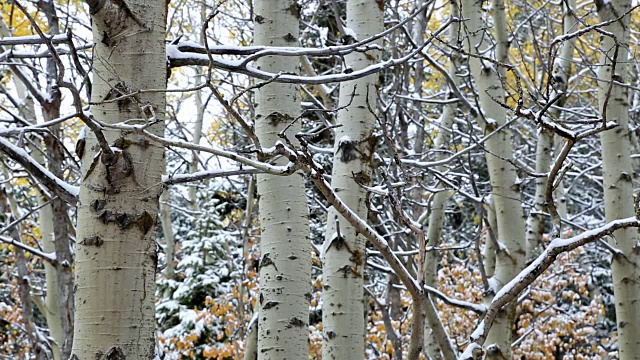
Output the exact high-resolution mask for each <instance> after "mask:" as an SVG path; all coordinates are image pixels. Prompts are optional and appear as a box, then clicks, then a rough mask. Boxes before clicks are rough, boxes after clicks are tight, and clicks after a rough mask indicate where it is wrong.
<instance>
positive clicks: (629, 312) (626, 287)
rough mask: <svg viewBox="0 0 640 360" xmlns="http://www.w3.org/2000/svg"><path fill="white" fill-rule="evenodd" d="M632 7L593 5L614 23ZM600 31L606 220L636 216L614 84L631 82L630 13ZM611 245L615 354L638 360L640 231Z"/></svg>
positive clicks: (616, 1) (625, 117) (624, 92)
mask: <svg viewBox="0 0 640 360" xmlns="http://www.w3.org/2000/svg"><path fill="white" fill-rule="evenodd" d="M630 7H631V2H630V1H628V0H613V1H608V2H605V1H600V0H598V1H596V8H597V10H598V15H599V17H600V21H608V20H615V19H618V18H619V17H620V16H622V15H623V14H625V13H627V12H628V11H629V9H630ZM603 30H605V31H608V32H610V33H611V34H613V35H614V36H615V37H616V39H613V38H612V37H610V36H602V40H601V43H600V48H601V51H602V55H601V56H600V70H599V72H598V80H599V81H598V87H599V89H598V103H599V107H600V111H601V112H602V116H603V118H604V119H606V121H609V122H610V121H615V122H616V123H617V124H618V127H616V128H615V129H613V130H609V131H605V132H602V133H601V135H600V141H601V143H602V163H603V171H602V173H603V178H604V200H605V218H606V221H607V222H609V221H613V220H615V219H621V218H623V217H629V216H634V213H635V211H634V204H633V201H632V198H633V182H632V174H633V167H632V163H631V156H630V154H629V150H630V148H631V146H630V145H631V144H630V134H629V130H628V126H629V92H628V91H629V90H628V88H627V87H625V86H621V85H618V84H616V83H613V81H615V82H617V83H627V81H628V80H629V66H628V59H629V50H628V49H629V45H630V44H629V15H626V16H624V17H623V18H622V19H619V20H616V21H614V22H613V23H611V24H610V25H608V26H605V27H604V28H603ZM610 241H611V244H612V245H613V246H615V247H617V248H618V249H620V251H622V253H623V254H620V255H616V254H614V256H613V260H612V264H611V266H612V275H613V292H614V296H615V305H616V322H617V325H618V342H619V345H618V346H619V356H620V359H622V360H627V359H640V337H639V336H638V334H640V282H639V281H640V279H639V278H638V276H639V273H640V272H639V269H638V265H639V264H640V255H639V254H638V250H637V242H638V230H636V229H632V228H630V229H623V230H617V231H615V232H614V233H613V236H612V237H611V240H610Z"/></svg>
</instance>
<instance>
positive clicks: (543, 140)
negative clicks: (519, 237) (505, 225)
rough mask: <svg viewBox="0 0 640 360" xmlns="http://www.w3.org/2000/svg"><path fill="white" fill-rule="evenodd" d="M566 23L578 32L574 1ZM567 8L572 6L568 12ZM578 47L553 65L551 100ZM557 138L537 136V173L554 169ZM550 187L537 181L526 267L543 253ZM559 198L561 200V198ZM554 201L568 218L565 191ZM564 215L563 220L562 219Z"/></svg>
mask: <svg viewBox="0 0 640 360" xmlns="http://www.w3.org/2000/svg"><path fill="white" fill-rule="evenodd" d="M562 4H563V7H564V9H565V10H564V21H563V32H564V33H565V34H568V33H570V32H572V31H575V26H576V23H577V20H576V17H575V15H574V12H573V11H574V9H575V0H568V1H566V2H563V3H562ZM567 5H568V6H569V7H568V8H567ZM574 47H575V38H572V39H568V40H566V41H565V42H564V43H563V44H562V47H561V49H560V54H559V56H558V58H556V60H555V62H554V64H553V79H554V84H555V85H554V86H556V87H557V88H556V89H555V90H554V91H553V92H552V94H551V96H550V98H552V99H554V98H555V97H556V96H557V94H559V93H564V92H565V91H566V89H567V85H568V82H569V71H570V69H571V58H572V57H573V50H574ZM565 101H566V96H562V98H561V99H559V100H558V102H557V105H559V106H563V105H564V103H565ZM549 115H550V116H551V117H552V118H558V117H559V116H560V115H561V112H560V110H558V109H557V108H552V109H550V110H549ZM553 140H554V134H553V133H552V132H550V131H549V130H547V129H541V131H540V135H538V143H537V144H536V172H537V173H548V172H549V171H550V166H551V155H552V153H553ZM547 183H548V177H546V176H545V177H539V178H536V192H535V206H534V208H533V209H531V212H530V213H529V217H528V219H527V238H526V242H527V256H526V261H527V263H529V262H531V261H533V260H534V259H535V258H536V257H537V256H538V255H539V254H540V251H541V250H542V235H543V234H544V229H545V218H546V216H545V215H544V213H545V212H546V211H547V204H546V202H547V200H546V195H547ZM558 195H559V196H560V197H559V198H558ZM554 200H557V203H558V206H559V207H560V206H561V209H559V211H558V212H559V213H562V215H565V216H566V199H564V195H563V191H562V189H560V190H559V191H556V192H555V193H554ZM562 215H561V216H562Z"/></svg>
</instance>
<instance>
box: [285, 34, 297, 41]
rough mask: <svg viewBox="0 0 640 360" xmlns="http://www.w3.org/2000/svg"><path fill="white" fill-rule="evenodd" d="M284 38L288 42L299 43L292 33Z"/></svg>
mask: <svg viewBox="0 0 640 360" xmlns="http://www.w3.org/2000/svg"><path fill="white" fill-rule="evenodd" d="M282 38H283V39H284V40H285V41H287V42H297V41H298V39H297V38H296V37H295V36H293V35H292V34H291V33H288V34H287V35H285V36H283V37H282Z"/></svg>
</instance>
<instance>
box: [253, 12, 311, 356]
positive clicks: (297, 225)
mask: <svg viewBox="0 0 640 360" xmlns="http://www.w3.org/2000/svg"><path fill="white" fill-rule="evenodd" d="M254 9H255V19H254V20H255V37H254V39H255V40H254V41H255V44H256V45H269V46H297V42H298V33H299V24H298V21H299V20H298V19H299V11H300V9H299V8H298V5H297V3H296V2H295V1H292V0H287V1H282V0H255V5H254ZM258 66H259V67H260V69H262V70H264V71H271V72H275V73H277V72H284V73H297V72H298V61H297V58H289V57H263V58H261V59H260V60H259V61H258ZM299 102H300V99H299V95H298V89H297V88H296V86H295V85H291V84H269V85H266V86H263V87H262V88H260V90H259V91H258V94H257V96H256V103H257V105H256V134H257V135H258V138H259V139H260V142H261V145H262V146H264V147H265V148H268V147H272V146H274V145H275V144H276V142H278V141H280V140H281V139H280V138H279V137H278V132H280V131H281V130H282V129H283V128H284V127H285V126H287V125H289V124H290V123H291V121H292V120H293V119H294V118H295V117H296V116H297V115H298V114H299V113H300V103H299ZM299 131H300V126H297V125H294V126H292V127H291V128H290V129H289V130H288V131H287V133H286V135H287V136H288V137H289V139H291V140H292V141H293V140H295V139H294V137H293V135H294V134H296V133H297V132H299ZM257 183H258V193H259V194H260V203H259V209H260V210H259V211H260V228H261V240H260V250H261V253H262V255H261V260H260V297H259V307H260V318H259V322H258V358H259V359H261V360H266V359H306V358H307V357H308V356H309V344H308V330H307V324H308V322H309V300H310V290H311V286H310V280H311V253H310V250H311V248H310V243H309V239H308V236H309V225H308V209H307V203H306V196H305V189H304V182H303V178H302V175H301V174H300V173H299V172H298V173H295V174H293V175H291V176H287V177H279V176H274V175H258V180H257Z"/></svg>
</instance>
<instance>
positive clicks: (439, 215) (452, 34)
mask: <svg viewBox="0 0 640 360" xmlns="http://www.w3.org/2000/svg"><path fill="white" fill-rule="evenodd" d="M449 9H450V14H451V15H450V16H452V17H456V18H459V17H460V3H459V2H458V1H451V3H450V4H449ZM459 35H460V25H459V23H453V24H451V28H450V29H449V41H450V42H451V43H452V45H455V42H456V41H457V39H458V37H459ZM453 56H455V55H453ZM459 68H460V62H459V58H456V57H452V58H451V61H450V62H449V69H448V70H447V72H448V73H449V75H450V77H451V79H453V81H454V82H455V84H456V85H457V84H458V83H459V80H460V79H459V77H458V75H457V74H456V73H457V71H458V69H459ZM449 94H450V95H453V94H454V93H453V91H451V92H450V93H449ZM457 107H458V106H457V104H448V105H446V106H445V107H444V110H443V112H442V115H441V116H440V122H439V124H440V130H439V131H438V135H437V136H436V139H435V141H434V144H433V146H434V149H435V150H436V160H439V159H442V158H444V157H445V156H446V155H445V154H447V151H448V150H449V147H450V144H449V131H448V130H449V129H450V128H451V127H452V125H453V121H454V120H455V116H456V109H457ZM436 171H446V169H445V167H444V166H439V167H437V168H436ZM438 188H439V189H442V191H439V192H437V193H435V194H434V195H433V199H432V201H431V213H430V214H429V227H428V229H427V233H426V239H425V240H426V241H427V247H430V248H433V247H436V246H438V245H439V244H440V238H441V237H442V227H443V225H444V215H445V207H446V202H447V200H448V199H449V191H448V190H445V187H444V186H443V184H441V183H440V184H438ZM424 262H425V264H424V283H425V285H428V286H432V287H435V288H437V287H438V285H437V284H438V282H437V274H438V252H437V251H434V250H431V251H428V252H427V253H426V256H425V259H424ZM423 336H424V349H425V352H426V354H427V355H428V356H429V357H430V358H431V359H439V358H441V356H442V355H441V354H440V348H439V346H438V345H437V341H436V338H435V336H433V334H432V329H431V327H430V326H429V322H425V329H424V334H423Z"/></svg>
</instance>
